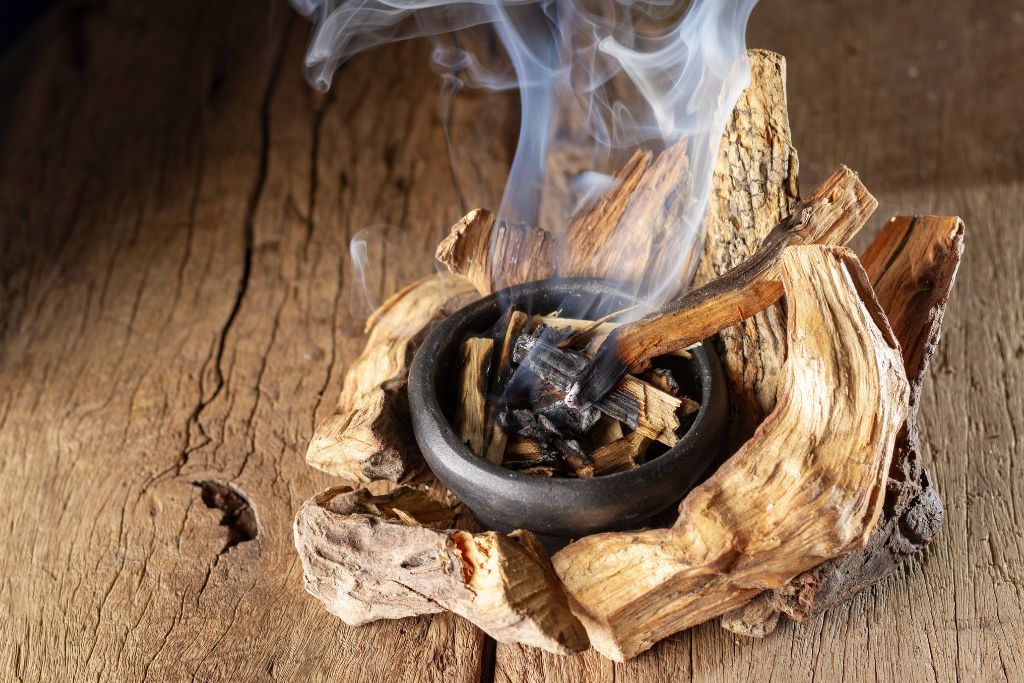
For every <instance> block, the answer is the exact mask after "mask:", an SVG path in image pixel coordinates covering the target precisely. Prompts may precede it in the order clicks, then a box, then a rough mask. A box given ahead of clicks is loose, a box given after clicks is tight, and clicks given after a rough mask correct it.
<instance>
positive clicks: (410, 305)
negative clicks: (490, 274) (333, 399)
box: [306, 275, 477, 482]
mask: <svg viewBox="0 0 1024 683" xmlns="http://www.w3.org/2000/svg"><path fill="white" fill-rule="evenodd" d="M476 296H477V295H476V291H475V290H474V288H473V286H472V285H471V284H470V283H469V282H468V281H467V280H465V279H464V278H461V277H458V276H451V275H446V276H444V277H439V276H436V275H431V276H428V277H425V278H423V279H422V280H419V281H418V282H416V283H414V284H412V285H410V286H408V287H406V288H405V289H403V290H401V291H400V292H398V293H397V294H395V295H394V296H392V297H391V298H390V299H388V300H387V301H386V302H385V303H384V304H383V305H382V306H381V307H380V308H379V309H377V311H375V312H374V314H373V315H372V316H371V317H370V319H369V320H367V322H366V331H367V332H368V333H369V337H368V338H367V340H366V346H365V348H364V350H363V353H362V355H360V356H359V358H357V359H356V361H355V362H354V363H353V364H352V366H351V367H350V368H349V369H348V372H347V373H346V374H345V382H344V385H343V387H342V390H341V397H340V399H339V400H338V405H337V407H336V408H335V410H334V412H333V413H331V415H329V416H328V417H327V418H326V419H324V420H323V421H322V422H321V423H320V424H319V425H318V426H317V428H316V431H315V432H314V434H313V438H312V439H311V440H310V443H309V449H308V450H307V451H306V462H307V463H309V464H310V465H312V466H313V467H316V468H317V469H321V470H323V471H325V472H328V473H330V474H334V475H337V476H339V477H344V478H345V479H349V480H354V481H361V482H366V481H373V480H376V479H387V480H389V481H399V480H400V479H401V478H403V477H405V476H407V475H408V474H409V473H410V472H411V471H412V470H413V469H415V467H417V466H418V465H419V463H420V461H421V456H420V454H419V451H418V450H417V448H416V441H415V439H414V438H413V435H412V430H411V427H410V421H409V408H408V401H407V399H406V381H407V380H408V373H409V364H410V363H411V362H412V357H413V354H414V353H415V352H416V349H417V348H418V346H419V344H420V343H421V342H422V341H423V339H424V338H425V337H426V335H427V333H428V332H429V331H430V329H431V327H432V326H433V325H434V323H436V322H437V321H439V320H441V319H443V318H445V317H446V316H448V315H450V314H451V313H453V312H454V311H456V310H458V309H459V308H461V307H462V306H464V305H466V304H467V303H469V302H470V301H472V300H473V299H475V298H476Z"/></svg>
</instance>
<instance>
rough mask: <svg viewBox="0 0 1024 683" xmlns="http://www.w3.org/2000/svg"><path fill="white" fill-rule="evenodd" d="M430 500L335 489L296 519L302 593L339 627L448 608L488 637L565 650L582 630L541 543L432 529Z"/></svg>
mask: <svg viewBox="0 0 1024 683" xmlns="http://www.w3.org/2000/svg"><path fill="white" fill-rule="evenodd" d="M430 503H431V501H429V499H426V498H425V497H424V496H423V495H422V494H419V493H418V492H416V491H414V490H412V489H409V488H408V487H399V488H398V489H396V490H395V491H392V492H391V493H389V494H387V495H386V496H374V495H372V494H370V493H369V492H368V491H366V490H358V491H351V490H349V489H347V488H345V487H342V488H333V489H328V490H327V491H324V492H323V493H321V494H319V495H317V496H315V497H313V498H311V499H309V500H308V501H306V502H305V503H304V504H303V505H302V507H301V509H300V510H299V513H298V515H297V516H296V518H295V547H296V549H297V550H298V551H299V557H300V558H301V560H302V568H303V574H304V578H305V584H306V590H307V591H308V592H309V593H311V594H312V595H313V596H315V597H316V598H318V599H319V600H320V601H321V602H322V603H323V604H324V606H325V607H326V608H327V610H328V611H329V612H331V613H332V614H334V615H335V616H337V617H339V618H341V619H342V620H343V621H344V622H345V623H346V624H350V625H359V624H365V623H367V622H370V621H374V620H377V619H400V618H403V617H411V616H418V615H421V614H434V613H437V612H441V611H443V610H449V611H451V612H454V613H455V614H458V615H459V616H462V617H464V618H466V619H468V620H469V621H471V622H473V623H474V624H476V625H477V626H479V627H480V628H482V629H483V630H484V631H486V632H487V633H488V634H489V635H490V636H491V637H493V638H494V639H495V640H497V641H499V642H503V643H508V642H518V643H524V644H526V645H532V646H534V647H539V648H542V649H544V650H546V651H548V652H554V653H557V654H568V653H570V652H578V651H580V650H583V649H585V648H586V647H587V638H586V634H585V632H584V631H583V628H582V627H581V626H580V623H579V622H578V621H577V620H576V618H575V617H573V615H572V613H571V612H570V611H569V607H568V605H567V602H566V597H565V594H564V592H563V591H562V588H561V586H560V585H559V583H558V579H557V578H556V577H555V575H554V572H553V571H552V568H551V566H550V561H549V560H548V558H547V555H546V554H545V553H544V550H543V549H542V548H541V546H540V542H539V541H537V539H536V537H535V536H533V534H531V533H529V532H528V531H517V532H514V533H513V534H510V535H507V536H506V535H503V534H497V533H494V532H487V533H481V534H471V533H468V532H465V531H455V530H451V529H438V528H431V527H429V526H426V525H421V524H420V523H419V521H420V520H421V519H423V518H424V517H426V518H427V519H433V518H434V516H431V515H430V513H429V512H427V508H429V506H430Z"/></svg>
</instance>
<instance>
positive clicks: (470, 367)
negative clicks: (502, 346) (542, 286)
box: [455, 337, 501, 464]
mask: <svg viewBox="0 0 1024 683" xmlns="http://www.w3.org/2000/svg"><path fill="white" fill-rule="evenodd" d="M493 351H494V341H493V340H491V339H485V338H480V337H474V338H472V339H467V340H466V341H464V342H462V346H461V347H459V376H458V383H459V400H458V403H457V404H456V406H455V431H456V432H457V433H458V435H459V438H460V439H461V440H462V442H463V443H464V444H466V445H467V446H469V448H470V450H472V451H473V452H474V453H476V454H477V455H479V456H481V457H484V455H485V453H486V449H485V448H484V446H485V445H486V439H487V435H488V432H489V430H488V426H487V413H488V411H487V374H488V370H489V368H490V360H491V355H492V353H493ZM500 462H501V461H500V460H499V461H498V462H497V463H496V464H500Z"/></svg>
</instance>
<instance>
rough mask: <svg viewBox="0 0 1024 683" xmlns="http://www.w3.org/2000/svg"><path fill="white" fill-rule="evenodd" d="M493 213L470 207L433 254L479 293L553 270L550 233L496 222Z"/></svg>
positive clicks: (487, 292)
mask: <svg viewBox="0 0 1024 683" xmlns="http://www.w3.org/2000/svg"><path fill="white" fill-rule="evenodd" d="M494 222H495V218H494V214H493V213H492V212H491V211H488V210H487V209H473V210H472V211H470V212H469V213H468V214H466V215H465V216H464V217H463V218H461V219H460V220H459V221H458V222H457V223H456V224H455V225H453V226H452V229H451V231H450V232H449V233H448V236H447V237H445V238H444V239H443V240H441V243H440V244H438V246H437V252H436V253H435V258H436V259H437V260H438V261H440V262H441V263H443V264H444V265H445V266H446V267H447V268H448V270H450V271H451V272H453V273H458V274H460V275H463V276H465V277H466V278H467V279H468V280H469V281H470V282H472V283H473V285H474V286H475V287H476V289H477V291H478V292H480V294H482V295H487V294H491V293H492V292H496V291H498V290H500V289H504V288H506V287H511V286H512V285H518V284H522V283H524V282H530V281H532V280H542V279H544V278H547V277H551V275H552V274H553V273H554V263H553V260H552V259H553V255H554V247H553V245H552V242H553V240H552V236H551V234H550V233H548V232H547V231H546V230H544V229H543V228H537V227H533V226H528V225H508V224H505V223H502V224H501V225H495V224H494Z"/></svg>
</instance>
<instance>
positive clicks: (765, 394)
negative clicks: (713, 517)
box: [693, 50, 799, 453]
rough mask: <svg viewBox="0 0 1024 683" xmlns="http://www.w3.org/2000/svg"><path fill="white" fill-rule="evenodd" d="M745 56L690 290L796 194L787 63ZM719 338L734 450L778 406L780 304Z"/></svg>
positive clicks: (742, 255) (764, 54)
mask: <svg viewBox="0 0 1024 683" xmlns="http://www.w3.org/2000/svg"><path fill="white" fill-rule="evenodd" d="M749 56H750V85H749V86H748V87H747V89H746V90H744V91H743V94H742V95H740V98H739V100H737V102H736V107H735V109H734V110H733V112H732V115H731V117H730V118H729V123H728V125H727V126H726V129H725V135H723V136H722V144H721V146H720V147H719V149H718V159H717V161H716V162H715V175H714V179H713V181H712V183H711V197H710V198H709V199H708V212H707V217H706V218H705V221H704V226H705V237H704V252H703V253H702V254H701V259H700V264H699V265H698V267H697V274H696V276H695V277H694V281H693V283H694V286H695V287H700V286H701V285H705V284H707V283H708V282H710V281H711V280H714V279H715V278H716V277H718V276H719V275H722V274H723V273H725V272H726V271H728V270H729V269H730V268H735V267H736V266H738V265H739V264H741V263H743V262H744V261H746V260H747V259H748V258H750V257H751V256H753V255H754V253H755V252H756V251H757V250H758V248H759V247H760V245H761V242H762V241H763V240H764V238H765V237H766V236H767V235H768V233H769V232H771V230H772V228H774V227H775V226H776V225H777V224H778V223H779V222H780V221H782V220H783V219H784V218H786V216H789V215H790V214H791V213H793V209H794V207H795V206H796V202H797V199H798V193H799V188H798V184H797V174H798V172H799V161H798V158H797V152H796V148H794V147H793V142H792V135H791V134H790V129H789V110H788V107H787V105H786V60H785V58H783V57H782V55H779V54H776V53H774V52H768V51H766V50H750V53H749ZM717 342H718V350H719V354H718V355H719V359H720V360H721V362H722V370H723V372H724V373H725V378H726V381H727V382H728V384H729V417H730V429H729V439H728V444H727V450H728V452H730V453H731V452H732V451H735V450H736V448H738V447H739V446H740V445H741V444H742V443H743V442H744V441H746V440H747V439H748V438H750V435H751V434H752V433H753V432H754V428H755V427H756V426H757V425H758V423H760V422H761V420H762V419H763V418H764V417H765V416H766V415H768V413H770V412H771V410H772V408H774V407H775V392H776V388H777V384H778V379H777V375H778V373H779V370H780V369H781V368H782V363H783V361H784V360H785V358H786V317H785V308H784V306H783V304H782V303H777V304H772V305H771V306H769V307H768V308H766V309H765V310H764V311H762V312H761V313H758V314H757V315H755V316H753V317H751V318H748V319H747V320H744V321H743V322H742V323H740V324H739V325H736V326H734V327H729V328H727V329H724V330H722V331H721V332H719V333H718V337H717Z"/></svg>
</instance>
